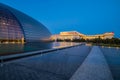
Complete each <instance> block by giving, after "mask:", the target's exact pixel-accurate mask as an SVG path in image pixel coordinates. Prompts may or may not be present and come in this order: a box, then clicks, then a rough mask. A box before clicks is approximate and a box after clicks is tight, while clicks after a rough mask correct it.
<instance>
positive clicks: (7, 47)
mask: <svg viewBox="0 0 120 80" xmlns="http://www.w3.org/2000/svg"><path fill="white" fill-rule="evenodd" d="M76 44H78V43H73V42H34V43H25V44H0V56H1V55H2V56H3V55H11V54H18V53H21V52H30V51H37V50H45V49H52V48H60V47H65V46H73V45H76Z"/></svg>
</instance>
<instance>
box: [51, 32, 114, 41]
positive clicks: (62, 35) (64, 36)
mask: <svg viewBox="0 0 120 80" xmlns="http://www.w3.org/2000/svg"><path fill="white" fill-rule="evenodd" d="M113 37H114V33H113V32H109V33H104V34H97V35H84V34H81V33H79V32H77V31H68V32H60V34H58V35H53V36H51V39H52V40H57V39H61V40H65V39H70V40H73V39H85V40H87V39H89V40H90V39H95V38H101V39H111V38H113Z"/></svg>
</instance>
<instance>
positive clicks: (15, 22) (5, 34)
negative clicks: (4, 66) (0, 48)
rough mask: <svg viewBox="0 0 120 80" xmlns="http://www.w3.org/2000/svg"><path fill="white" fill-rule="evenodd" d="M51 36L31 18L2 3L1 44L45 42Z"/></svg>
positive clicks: (0, 17) (0, 15) (0, 13)
mask: <svg viewBox="0 0 120 80" xmlns="http://www.w3.org/2000/svg"><path fill="white" fill-rule="evenodd" d="M50 36H51V33H50V32H49V30H48V29H47V28H46V27H45V26H44V25H42V24H41V23H39V22H38V21H36V20H34V19H33V18H31V17H30V16H28V15H26V14H24V13H22V12H20V11H18V10H16V9H13V8H11V7H9V6H6V5H4V4H1V3H0V42H2V41H8V42H9V41H22V40H24V39H25V41H26V42H32V41H43V40H48V39H49V37H50Z"/></svg>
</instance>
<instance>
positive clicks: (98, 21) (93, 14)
mask: <svg viewBox="0 0 120 80" xmlns="http://www.w3.org/2000/svg"><path fill="white" fill-rule="evenodd" d="M0 2H1V3H3V4H6V5H8V6H11V7H13V8H15V9H17V10H19V11H21V12H23V13H25V14H27V15H29V16H31V17H33V18H34V19H36V20H38V21H39V22H41V23H42V24H43V25H45V26H46V27H47V28H48V29H49V30H50V31H51V33H52V34H58V33H59V32H62V31H78V32H81V33H84V34H86V35H87V34H90V35H92V34H101V33H104V32H114V33H115V37H119V38H120V33H119V28H120V24H119V22H120V10H119V9H120V1H119V0H100V1H96V0H90V1H89V0H84V1H81V0H65V1H64V0H58V1H55V0H51V1H49V0H44V1H42V0H39V1H36V2H35V1H34V0H25V1H23V0H21V1H17V0H16V1H15V0H9V1H8V0H0ZM28 3H29V4H28Z"/></svg>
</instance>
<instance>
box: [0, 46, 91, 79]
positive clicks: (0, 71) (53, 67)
mask: <svg viewBox="0 0 120 80" xmlns="http://www.w3.org/2000/svg"><path fill="white" fill-rule="evenodd" d="M90 50H91V48H90V47H88V46H84V45H82V46H78V47H72V48H67V49H63V50H58V51H54V52H49V53H47V54H41V55H37V56H33V57H29V58H22V59H19V60H15V61H11V62H8V63H5V64H4V65H3V66H2V67H0V80H69V78H70V77H71V76H72V75H73V73H74V72H75V71H76V70H77V69H78V68H79V66H80V65H81V64H82V62H83V61H84V60H85V58H86V57H87V55H88V54H89V52H90Z"/></svg>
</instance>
